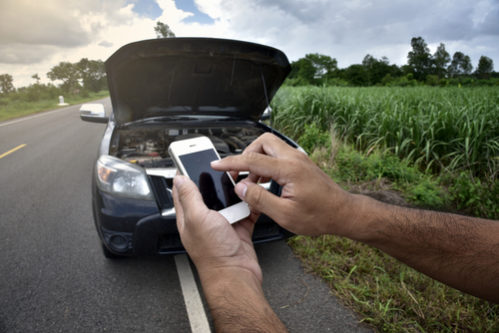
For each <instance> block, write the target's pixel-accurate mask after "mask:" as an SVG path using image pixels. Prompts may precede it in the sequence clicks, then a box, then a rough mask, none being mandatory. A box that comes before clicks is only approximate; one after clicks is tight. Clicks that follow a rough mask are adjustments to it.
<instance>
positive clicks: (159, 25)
mask: <svg viewBox="0 0 499 333" xmlns="http://www.w3.org/2000/svg"><path fill="white" fill-rule="evenodd" d="M154 31H155V32H156V38H172V37H175V34H174V33H173V31H172V30H171V29H170V27H169V26H168V24H165V23H163V22H161V21H158V22H156V26H155V27H154Z"/></svg>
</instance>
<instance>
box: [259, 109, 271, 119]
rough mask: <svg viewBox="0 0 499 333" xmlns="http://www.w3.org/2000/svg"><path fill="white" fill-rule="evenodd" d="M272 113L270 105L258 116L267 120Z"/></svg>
mask: <svg viewBox="0 0 499 333" xmlns="http://www.w3.org/2000/svg"><path fill="white" fill-rule="evenodd" d="M271 115H272V109H271V108H270V106H268V107H267V108H266V109H265V111H263V113H262V116H261V117H260V120H267V119H270V116H271Z"/></svg>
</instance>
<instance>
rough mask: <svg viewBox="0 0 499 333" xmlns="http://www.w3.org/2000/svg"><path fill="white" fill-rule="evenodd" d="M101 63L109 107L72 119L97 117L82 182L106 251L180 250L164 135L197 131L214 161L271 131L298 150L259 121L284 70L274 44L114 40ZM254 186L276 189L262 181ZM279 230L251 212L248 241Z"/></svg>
mask: <svg viewBox="0 0 499 333" xmlns="http://www.w3.org/2000/svg"><path fill="white" fill-rule="evenodd" d="M105 66H106V72H107V79H108V84H109V91H110V95H111V102H112V112H110V116H109V117H107V116H106V115H105V112H104V107H103V106H102V105H101V104H85V105H83V106H82V108H81V110H80V117H81V119H83V120H85V121H91V122H102V123H107V128H106V131H105V134H104V137H103V139H102V141H101V144H100V149H99V157H98V159H97V162H96V164H95V170H94V177H93V181H92V201H93V202H92V206H93V215H94V220H95V226H96V228H97V232H98V234H99V237H100V239H101V241H102V248H103V250H104V255H105V256H106V257H109V258H116V257H120V256H130V255H149V254H172V253H179V252H183V251H184V249H183V247H182V244H181V242H180V238H179V234H178V231H177V227H176V221H175V209H174V207H173V200H172V194H171V187H172V178H173V177H174V175H175V174H176V168H175V166H174V165H173V163H172V160H171V159H170V157H169V155H168V152H167V148H168V146H169V144H170V143H171V142H172V141H175V140H180V139H186V138H191V137H195V136H199V135H204V136H207V137H209V138H210V139H211V140H212V142H213V143H214V145H215V147H216V149H217V151H218V153H219V154H220V156H221V157H224V156H227V155H232V154H240V153H241V152H242V151H243V150H244V148H245V147H246V146H247V145H249V144H250V143H251V142H252V141H253V140H254V139H256V138H257V137H258V136H260V135H261V134H263V133H265V132H273V133H275V134H276V135H278V136H280V137H281V138H282V139H283V140H285V141H287V142H288V143H289V144H290V145H292V146H294V147H296V148H299V147H298V146H297V145H296V144H295V143H294V142H293V141H291V140H290V139H288V138H286V137H285V136H283V135H282V134H280V133H278V132H277V131H275V130H273V129H272V128H271V127H269V126H267V125H265V124H264V123H262V122H261V120H262V114H264V112H265V113H268V112H269V110H270V108H269V103H270V100H271V99H272V97H273V96H274V95H275V93H276V91H277V89H278V88H279V86H280V85H281V84H282V82H283V81H284V79H285V78H286V76H287V75H288V73H289V71H290V65H289V62H288V59H287V58H286V56H285V55H284V53H282V52H281V51H279V50H277V49H274V48H272V47H268V46H263V45H258V44H254V43H248V42H241V41H234V40H224V39H212V38H166V39H155V40H146V41H141V42H136V43H132V44H128V45H125V46H123V47H122V48H120V49H119V50H118V51H116V52H115V53H114V54H113V55H112V56H111V57H110V58H109V59H108V60H107V61H106V63H105ZM267 116H268V114H267ZM244 176H245V175H244V174H243V175H241V176H240V177H244ZM262 186H264V187H266V188H267V189H268V190H269V191H272V192H273V193H275V194H279V193H280V186H279V185H278V184H276V183H274V182H272V181H271V182H269V183H266V184H262ZM289 235H290V234H289V232H287V231H286V230H284V229H282V228H280V227H279V226H278V225H277V224H276V223H275V222H273V221H272V220H271V219H269V218H268V217H266V216H261V217H260V219H259V220H258V222H257V224H256V226H255V231H254V234H253V241H254V242H255V243H256V242H266V241H272V240H278V239H283V238H286V237H288V236H289Z"/></svg>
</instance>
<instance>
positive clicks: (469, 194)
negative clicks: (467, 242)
mask: <svg viewBox="0 0 499 333" xmlns="http://www.w3.org/2000/svg"><path fill="white" fill-rule="evenodd" d="M447 181H448V182H450V183H451V185H450V187H449V193H450V195H451V197H452V200H453V202H454V203H455V205H456V207H457V209H459V210H462V211H465V212H467V213H468V214H472V215H475V216H481V217H486V218H492V219H498V218H499V202H498V198H499V182H498V181H492V182H491V183H489V184H483V183H482V182H481V181H480V179H478V178H473V176H472V175H470V174H469V173H468V172H461V173H460V174H459V175H458V176H457V177H452V178H451V177H449V178H448V179H447Z"/></svg>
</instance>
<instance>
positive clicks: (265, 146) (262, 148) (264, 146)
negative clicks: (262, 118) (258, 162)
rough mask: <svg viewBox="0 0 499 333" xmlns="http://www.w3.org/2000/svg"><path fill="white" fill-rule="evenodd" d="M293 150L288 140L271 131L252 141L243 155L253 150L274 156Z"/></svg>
mask: <svg viewBox="0 0 499 333" xmlns="http://www.w3.org/2000/svg"><path fill="white" fill-rule="evenodd" d="M290 151H293V148H291V147H290V146H289V145H288V144H287V143H286V142H284V141H282V140H281V139H279V138H278V137H277V136H275V135H274V134H271V133H265V134H262V135H260V136H259V137H258V138H257V139H256V140H255V141H253V142H252V143H250V144H249V145H248V146H247V147H246V148H245V149H244V151H243V155H244V154H247V153H250V152H253V153H260V154H265V155H269V156H272V157H280V156H282V155H285V154H286V153H287V152H290Z"/></svg>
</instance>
